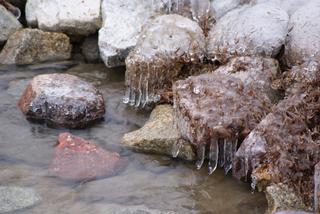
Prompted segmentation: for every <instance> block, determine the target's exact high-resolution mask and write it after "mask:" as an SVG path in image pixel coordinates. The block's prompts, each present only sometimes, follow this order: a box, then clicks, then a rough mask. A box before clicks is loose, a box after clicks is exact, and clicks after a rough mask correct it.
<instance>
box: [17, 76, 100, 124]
mask: <svg viewBox="0 0 320 214" xmlns="http://www.w3.org/2000/svg"><path fill="white" fill-rule="evenodd" d="M18 106H19V108H20V109H21V111H22V112H23V113H24V114H25V115H26V117H27V118H28V119H31V120H40V121H45V122H46V123H47V124H48V125H53V126H62V127H69V128H83V127H86V126H88V125H89V124H92V123H93V122H95V121H97V120H99V119H102V118H103V117H104V113H105V107H104V100H103V96H102V94H101V93H100V92H99V91H98V90H97V89H96V88H95V87H94V86H93V85H92V84H90V83H87V82H85V81H83V80H82V79H80V78H78V77H76V76H72V75H69V74H44V75H38V76H36V77H34V78H33V79H32V81H31V82H30V83H29V85H28V86H27V88H26V89H25V91H24V93H23V95H22V96H21V98H20V100H19V103H18Z"/></svg>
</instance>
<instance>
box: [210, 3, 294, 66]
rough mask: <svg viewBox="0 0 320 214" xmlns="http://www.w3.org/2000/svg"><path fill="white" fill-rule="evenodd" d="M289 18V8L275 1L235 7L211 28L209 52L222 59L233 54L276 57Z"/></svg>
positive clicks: (282, 42) (283, 41)
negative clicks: (276, 4)
mask: <svg viewBox="0 0 320 214" xmlns="http://www.w3.org/2000/svg"><path fill="white" fill-rule="evenodd" d="M288 22H289V17H288V14H287V12H286V11H284V10H282V9H280V8H278V7H276V6H274V5H272V4H258V5H255V6H242V7H240V8H237V9H234V10H232V11H230V12H229V13H227V14H226V15H225V16H223V17H222V18H221V19H220V20H219V21H218V22H217V24H216V25H215V27H213V28H212V29H211V30H210V32H209V36H208V38H207V43H208V47H207V49H208V55H209V57H210V58H212V59H217V60H219V61H220V62H223V63H224V62H226V61H227V60H228V59H229V58H231V57H232V56H250V55H255V56H257V55H260V56H267V57H275V56H276V55H277V54H278V53H279V51H280V50H281V47H282V45H284V43H285V39H286V35H287V32H288Z"/></svg>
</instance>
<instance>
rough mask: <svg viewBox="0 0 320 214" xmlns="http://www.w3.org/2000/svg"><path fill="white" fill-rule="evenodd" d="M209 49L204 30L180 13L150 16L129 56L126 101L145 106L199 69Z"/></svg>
mask: <svg viewBox="0 0 320 214" xmlns="http://www.w3.org/2000/svg"><path fill="white" fill-rule="evenodd" d="M204 53H205V38H204V35H203V31H202V30H201V28H200V27H199V25H198V24H197V23H196V22H193V21H191V20H190V19H188V18H185V17H182V16H180V15H163V16H158V17H156V18H155V19H153V20H150V22H148V23H147V24H146V25H145V26H144V27H143V30H142V32H141V34H140V37H139V41H138V43H137V46H136V47H135V49H134V50H133V51H132V52H130V54H129V56H128V58H127V59H126V67H127V71H126V87H127V91H126V95H125V98H124V103H128V104H129V105H131V106H136V107H144V106H146V105H148V104H152V103H157V102H158V101H160V99H161V98H163V97H165V96H166V93H168V92H169V93H170V92H171V88H172V82H173V81H175V80H177V79H181V78H185V77H187V76H189V75H191V74H195V73H199V71H200V70H199V68H198V66H199V64H200V63H201V61H202V59H203V56H204Z"/></svg>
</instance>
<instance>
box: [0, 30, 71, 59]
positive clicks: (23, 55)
mask: <svg viewBox="0 0 320 214" xmlns="http://www.w3.org/2000/svg"><path fill="white" fill-rule="evenodd" d="M70 55H71V44H70V41H69V38H68V37H67V36H66V35H65V34H62V33H49V32H44V31H41V30H37V29H23V30H20V31H17V32H16V33H14V34H12V35H11V36H10V38H9V40H8V41H7V43H6V45H5V46H4V48H3V50H2V52H1V53H0V63H2V64H18V65H22V64H35V63H40V62H45V61H58V60H66V59H69V58H70Z"/></svg>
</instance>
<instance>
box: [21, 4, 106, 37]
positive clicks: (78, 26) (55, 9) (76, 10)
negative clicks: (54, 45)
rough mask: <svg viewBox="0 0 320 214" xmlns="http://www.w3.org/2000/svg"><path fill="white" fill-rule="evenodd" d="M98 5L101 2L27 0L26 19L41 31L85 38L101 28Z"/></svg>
mask: <svg viewBox="0 0 320 214" xmlns="http://www.w3.org/2000/svg"><path fill="white" fill-rule="evenodd" d="M75 5H76V7H75ZM100 5H101V0H69V1H64V0H28V1H27V4H26V19H27V22H28V24H29V25H30V26H34V27H36V26H38V27H39V28H40V29H42V30H47V31H56V32H64V33H67V34H68V35H75V36H87V35H89V34H93V33H95V32H96V31H97V30H98V29H99V28H100V27H101V15H100Z"/></svg>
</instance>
